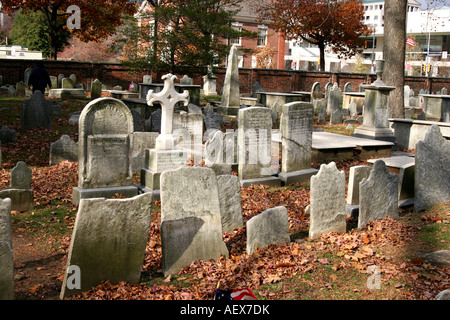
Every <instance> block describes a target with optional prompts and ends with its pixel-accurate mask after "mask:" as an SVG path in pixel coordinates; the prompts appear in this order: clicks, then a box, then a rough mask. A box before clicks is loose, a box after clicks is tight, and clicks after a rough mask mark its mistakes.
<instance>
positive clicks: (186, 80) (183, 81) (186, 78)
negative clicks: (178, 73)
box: [180, 74, 193, 85]
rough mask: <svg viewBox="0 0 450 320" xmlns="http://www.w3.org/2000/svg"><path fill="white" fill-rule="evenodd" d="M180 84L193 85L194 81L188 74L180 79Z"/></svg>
mask: <svg viewBox="0 0 450 320" xmlns="http://www.w3.org/2000/svg"><path fill="white" fill-rule="evenodd" d="M180 84H186V85H192V84H193V81H192V78H190V77H189V76H188V75H187V74H185V75H184V76H183V77H182V78H181V79H180Z"/></svg>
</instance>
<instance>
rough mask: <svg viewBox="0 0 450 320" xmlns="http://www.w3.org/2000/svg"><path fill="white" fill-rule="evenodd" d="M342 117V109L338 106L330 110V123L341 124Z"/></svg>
mask: <svg viewBox="0 0 450 320" xmlns="http://www.w3.org/2000/svg"><path fill="white" fill-rule="evenodd" d="M342 119H343V116H342V110H341V109H340V108H338V109H334V110H331V114H330V124H341V123H342Z"/></svg>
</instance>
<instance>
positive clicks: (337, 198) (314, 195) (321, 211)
mask: <svg viewBox="0 0 450 320" xmlns="http://www.w3.org/2000/svg"><path fill="white" fill-rule="evenodd" d="M310 199H311V204H310V227H309V237H310V238H311V239H315V238H318V237H319V236H320V235H321V234H324V233H328V232H331V231H334V232H340V233H344V232H345V231H346V215H347V214H346V212H345V173H344V171H339V170H338V169H337V167H336V163H334V162H330V163H329V164H322V165H321V166H320V170H319V172H318V173H317V174H316V175H314V176H312V177H311V196H310Z"/></svg>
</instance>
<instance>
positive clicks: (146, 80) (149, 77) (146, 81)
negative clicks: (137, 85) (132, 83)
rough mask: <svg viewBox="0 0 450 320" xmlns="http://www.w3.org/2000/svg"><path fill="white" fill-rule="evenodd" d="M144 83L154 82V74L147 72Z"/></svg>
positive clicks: (143, 79)
mask: <svg viewBox="0 0 450 320" xmlns="http://www.w3.org/2000/svg"><path fill="white" fill-rule="evenodd" d="M142 82H143V83H152V76H151V75H149V74H146V75H144V76H143V77H142Z"/></svg>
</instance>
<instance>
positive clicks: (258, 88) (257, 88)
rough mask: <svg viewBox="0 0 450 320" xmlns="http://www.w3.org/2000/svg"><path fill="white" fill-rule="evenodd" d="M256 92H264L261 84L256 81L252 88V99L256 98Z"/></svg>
mask: <svg viewBox="0 0 450 320" xmlns="http://www.w3.org/2000/svg"><path fill="white" fill-rule="evenodd" d="M258 92H264V90H263V87H262V85H261V83H259V82H258V81H256V82H255V84H254V85H253V87H252V97H253V98H257V97H258Z"/></svg>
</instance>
